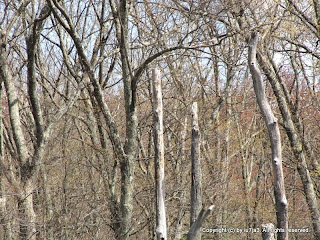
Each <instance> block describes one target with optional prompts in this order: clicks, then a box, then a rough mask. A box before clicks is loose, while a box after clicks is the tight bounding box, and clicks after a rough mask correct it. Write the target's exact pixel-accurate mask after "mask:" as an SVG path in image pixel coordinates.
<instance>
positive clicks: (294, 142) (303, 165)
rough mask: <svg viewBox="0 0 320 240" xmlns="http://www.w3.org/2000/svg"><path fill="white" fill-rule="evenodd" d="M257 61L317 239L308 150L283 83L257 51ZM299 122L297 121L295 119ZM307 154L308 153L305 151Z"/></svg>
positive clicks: (319, 223) (319, 226)
mask: <svg viewBox="0 0 320 240" xmlns="http://www.w3.org/2000/svg"><path fill="white" fill-rule="evenodd" d="M257 56H258V61H259V63H260V65H261V66H262V69H263V71H264V73H265V74H266V77H267V79H268V80H269V82H270V84H271V86H272V89H273V92H274V94H275V96H276V98H277V102H278V106H279V109H280V112H281V115H282V118H283V123H284V125H283V126H284V128H285V130H286V133H287V136H288V138H289V141H290V145H291V149H292V152H293V154H294V156H295V158H296V159H297V169H298V173H299V175H300V179H301V181H302V184H303V190H304V193H305V197H306V201H307V204H308V207H309V211H310V213H311V218H312V225H313V229H314V235H315V236H316V238H317V239H320V211H319V204H318V200H317V196H316V191H315V188H314V184H313V182H312V179H311V176H310V172H309V169H308V165H307V161H306V158H305V151H306V152H308V149H304V147H303V140H301V138H300V136H299V135H303V134H299V132H298V130H297V129H298V127H296V125H295V123H294V121H293V116H292V114H291V111H290V110H289V109H290V108H289V106H288V103H287V100H286V97H285V93H284V90H283V89H285V87H284V85H283V84H282V85H281V84H280V81H281V79H278V80H279V81H278V80H277V79H276V76H274V74H273V73H272V71H271V69H270V67H269V65H268V63H267V62H266V60H265V58H264V56H263V55H262V54H261V53H259V52H258V54H257ZM297 123H299V121H297ZM307 154H308V153H307Z"/></svg>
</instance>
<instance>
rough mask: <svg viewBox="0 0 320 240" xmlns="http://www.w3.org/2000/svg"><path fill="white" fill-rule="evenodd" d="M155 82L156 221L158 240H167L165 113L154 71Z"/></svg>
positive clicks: (159, 82)
mask: <svg viewBox="0 0 320 240" xmlns="http://www.w3.org/2000/svg"><path fill="white" fill-rule="evenodd" d="M152 81H153V119H154V123H153V130H154V149H155V164H154V166H155V176H156V199H157V205H156V220H157V228H156V233H157V239H158V240H166V239H167V226H166V209H165V179H164V144H163V111H162V92H161V79H160V71H159V70H158V69H152Z"/></svg>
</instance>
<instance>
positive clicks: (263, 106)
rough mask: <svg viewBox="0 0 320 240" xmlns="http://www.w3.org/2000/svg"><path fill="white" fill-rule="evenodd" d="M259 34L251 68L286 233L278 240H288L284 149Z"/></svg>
mask: <svg viewBox="0 0 320 240" xmlns="http://www.w3.org/2000/svg"><path fill="white" fill-rule="evenodd" d="M258 38H259V34H257V33H253V35H252V37H251V39H250V41H249V53H248V54H249V58H248V61H249V68H250V72H251V75H252V78H253V86H254V91H255V94H256V98H257V102H258V105H259V107H260V110H261V113H262V115H263V118H264V121H265V123H266V125H267V129H268V134H269V138H270V142H271V151H272V166H273V175H274V176H273V177H274V193H275V200H276V211H277V228H281V229H283V230H284V232H279V233H278V237H277V239H278V240H287V239H288V233H287V229H288V203H287V198H286V194H285V187H284V176H283V169H282V149H281V136H280V130H279V126H278V120H277V119H276V118H275V116H274V114H273V112H272V109H271V107H270V104H269V102H268V100H267V97H266V94H265V89H264V85H263V80H262V74H261V72H260V69H259V67H258V64H257V58H256V54H257V44H258Z"/></svg>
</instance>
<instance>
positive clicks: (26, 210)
mask: <svg viewBox="0 0 320 240" xmlns="http://www.w3.org/2000/svg"><path fill="white" fill-rule="evenodd" d="M33 190H34V185H33V182H32V179H28V180H26V183H25V184H24V188H23V190H22V193H21V194H20V196H19V199H18V207H19V218H20V234H19V236H20V239H22V240H36V233H37V230H36V214H35V211H34V208H33V194H32V192H33Z"/></svg>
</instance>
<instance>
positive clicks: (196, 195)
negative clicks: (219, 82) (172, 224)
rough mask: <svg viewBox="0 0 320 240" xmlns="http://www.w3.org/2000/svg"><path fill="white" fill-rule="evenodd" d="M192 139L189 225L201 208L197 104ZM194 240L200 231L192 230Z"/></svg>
mask: <svg viewBox="0 0 320 240" xmlns="http://www.w3.org/2000/svg"><path fill="white" fill-rule="evenodd" d="M191 115H192V119H191V125H192V139H191V162H192V165H191V210H190V227H191V226H192V224H193V223H194V222H195V221H196V220H197V216H198V214H199V213H200V211H201V208H202V174H201V162H200V139H201V134H200V130H199V124H198V104H197V103H196V102H194V103H193V104H192V112H191ZM190 239H194V240H199V239H201V232H200V231H197V232H193V234H192V238H190Z"/></svg>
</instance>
